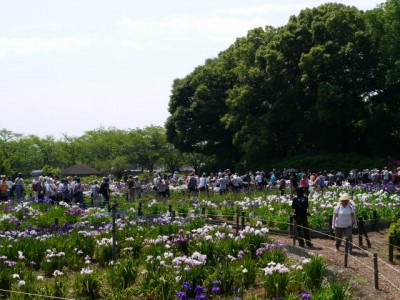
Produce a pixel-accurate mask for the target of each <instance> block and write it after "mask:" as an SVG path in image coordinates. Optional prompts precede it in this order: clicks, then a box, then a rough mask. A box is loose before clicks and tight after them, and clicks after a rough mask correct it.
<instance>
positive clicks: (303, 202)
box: [292, 187, 312, 247]
mask: <svg viewBox="0 0 400 300" xmlns="http://www.w3.org/2000/svg"><path fill="white" fill-rule="evenodd" d="M296 193H297V197H295V198H293V202H292V208H293V209H294V211H295V215H294V220H295V221H296V227H297V237H298V240H299V245H300V247H304V241H305V243H306V245H307V246H308V247H312V243H311V239H310V232H309V230H308V219H307V216H308V198H307V197H306V196H304V189H303V188H302V187H298V188H297V189H296Z"/></svg>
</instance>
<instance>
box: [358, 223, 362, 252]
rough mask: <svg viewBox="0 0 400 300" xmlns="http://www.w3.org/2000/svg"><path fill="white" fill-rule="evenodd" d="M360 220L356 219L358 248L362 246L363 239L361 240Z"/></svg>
mask: <svg viewBox="0 0 400 300" xmlns="http://www.w3.org/2000/svg"><path fill="white" fill-rule="evenodd" d="M361 223H362V218H361V217H358V246H360V247H362V246H363V238H362V228H361V226H362V225H361Z"/></svg>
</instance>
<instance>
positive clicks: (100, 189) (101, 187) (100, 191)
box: [99, 183, 106, 194]
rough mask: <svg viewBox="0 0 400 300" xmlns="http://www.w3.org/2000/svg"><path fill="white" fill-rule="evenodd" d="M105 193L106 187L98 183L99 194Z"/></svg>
mask: <svg viewBox="0 0 400 300" xmlns="http://www.w3.org/2000/svg"><path fill="white" fill-rule="evenodd" d="M105 193H106V189H105V187H104V183H102V184H100V188H99V194H105Z"/></svg>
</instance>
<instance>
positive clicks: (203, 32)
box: [118, 15, 266, 41]
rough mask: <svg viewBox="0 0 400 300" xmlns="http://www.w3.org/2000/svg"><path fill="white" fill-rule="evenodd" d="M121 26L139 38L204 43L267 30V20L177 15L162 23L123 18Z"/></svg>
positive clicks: (162, 20)
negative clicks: (263, 28) (265, 27)
mask: <svg viewBox="0 0 400 300" xmlns="http://www.w3.org/2000/svg"><path fill="white" fill-rule="evenodd" d="M118 25H119V26H120V27H121V28H124V29H126V30H128V31H129V33H130V34H131V35H133V36H135V37H138V38H140V37H146V39H147V38H148V37H149V36H154V37H155V36H157V37H164V38H166V39H168V40H188V41H189V40H198V39H201V40H204V39H205V38H206V39H213V38H216V37H218V38H220V39H223V40H231V41H233V40H234V39H235V38H236V37H239V36H244V35H246V34H247V31H248V30H250V29H252V28H255V27H264V26H265V25H266V21H265V19H263V18H252V19H243V18H235V17H225V16H218V15H211V16H187V15H175V16H169V17H167V18H164V19H161V20H153V19H146V20H132V19H130V18H123V19H122V20H121V21H120V22H118Z"/></svg>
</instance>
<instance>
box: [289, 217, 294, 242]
mask: <svg viewBox="0 0 400 300" xmlns="http://www.w3.org/2000/svg"><path fill="white" fill-rule="evenodd" d="M289 224H290V226H289V237H293V231H294V229H293V216H290V217H289Z"/></svg>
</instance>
